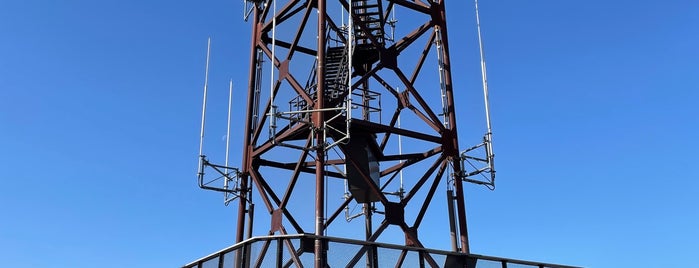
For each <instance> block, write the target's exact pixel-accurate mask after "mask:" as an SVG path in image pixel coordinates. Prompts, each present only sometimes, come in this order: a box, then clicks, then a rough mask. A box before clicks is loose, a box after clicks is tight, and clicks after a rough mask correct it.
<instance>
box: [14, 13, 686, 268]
mask: <svg viewBox="0 0 699 268" xmlns="http://www.w3.org/2000/svg"><path fill="white" fill-rule="evenodd" d="M447 7H448V10H447V17H448V19H449V23H450V31H451V32H450V35H451V36H450V38H451V40H450V41H451V49H452V61H453V62H454V68H455V69H456V70H457V71H458V72H463V73H464V75H458V76H456V78H455V81H454V84H455V86H457V87H462V88H466V89H468V90H473V91H474V92H475V94H476V96H477V94H478V92H479V90H480V88H479V80H478V79H479V75H480V74H479V73H478V72H479V70H478V59H477V47H476V45H477V43H476V42H475V39H474V38H475V37H474V36H473V30H474V27H475V23H474V20H475V19H474V18H473V7H472V2H471V1H453V0H452V1H449V2H448V3H447ZM698 14H699V2H697V1H690V0H676V1H630V0H617V1H601V0H594V1H585V2H584V3H583V2H579V1H554V0H539V1H536V0H535V1H503V0H482V2H481V16H482V22H483V27H484V29H483V31H484V37H485V41H486V49H487V56H488V66H489V79H490V87H491V102H492V110H493V111H492V112H493V115H492V116H493V121H494V128H495V139H496V150H497V151H496V153H497V159H498V161H497V164H498V171H499V172H498V189H497V190H496V191H494V192H490V191H487V190H485V189H483V188H479V187H475V186H473V187H472V186H469V187H467V195H468V196H467V210H468V222H469V227H470V236H471V237H470V238H471V241H470V242H471V249H472V252H474V253H478V254H484V255H494V256H503V257H510V258H520V259H528V260H538V261H547V262H554V263H563V264H571V265H580V266H587V267H691V266H693V265H696V261H695V257H694V256H695V255H696V251H697V249H699V242H697V241H699V230H698V228H697V226H699V213H698V212H699V211H698V209H697V204H699V171H698V170H697V168H696V167H697V164H696V160H697V156H696V152H697V149H699V142H698V141H697V137H699V119H698V118H699V107H698V106H699V105H697V103H699V16H698ZM399 15H400V14H399ZM241 16H242V3H241V1H218V0H216V1H161V0H154V1H132V0H119V1H116V0H106V1H86V0H82V1H81V0H66V1H37V0H4V1H2V2H0V215H1V216H0V217H2V220H0V261H1V262H2V265H3V266H7V267H124V266H128V267H176V266H178V265H182V264H185V263H187V262H189V261H192V260H194V259H196V258H199V257H201V256H203V255H205V254H208V253H211V252H213V251H215V250H218V249H220V248H223V247H225V246H228V245H230V244H232V243H233V241H234V237H233V236H234V215H233V212H234V210H233V208H229V207H224V206H223V205H222V204H221V197H220V196H219V195H217V194H213V193H211V192H205V191H202V190H199V189H198V188H197V187H196V183H195V173H196V156H197V146H198V135H199V133H198V130H199V129H198V126H199V114H198V113H199V109H200V101H201V87H202V84H203V67H204V53H205V49H206V38H207V37H208V36H211V37H212V38H213V52H212V55H213V58H212V73H211V80H210V81H211V82H210V85H211V88H217V89H218V90H222V92H224V93H222V94H224V95H225V88H226V86H227V83H228V79H233V81H234V82H235V83H238V84H241V85H242V84H244V83H245V81H246V79H247V62H248V49H249V35H248V33H249V24H248V23H244V22H243V21H242V18H241ZM399 19H400V18H399ZM466 89H465V90H466ZM237 93H239V95H238V98H236V100H235V102H234V103H235V104H236V105H238V106H239V108H240V107H242V105H243V100H242V99H243V97H242V91H237ZM478 101H479V100H476V103H477V102H478ZM219 105H225V102H224V103H221V104H219ZM457 105H458V104H457ZM218 108H221V107H218ZM212 109H217V107H216V106H215V105H214V107H213V108H212ZM457 109H461V110H460V112H462V113H467V112H469V111H470V110H468V108H466V107H460V108H457ZM474 111H477V109H475V110H474ZM235 115H236V116H237V117H236V118H238V120H240V118H241V116H242V109H238V111H236V114H235ZM461 118H463V120H464V121H463V122H459V123H460V129H461V130H463V129H465V126H464V125H466V124H467V123H468V121H466V116H462V117H461ZM234 123H235V121H234ZM239 123H242V121H240V122H239ZM462 132H463V133H464V135H471V134H473V133H471V134H466V133H465V132H466V131H462ZM476 135H480V132H478V133H476ZM217 138H218V137H214V138H213V139H214V140H216V139H217ZM232 138H233V140H234V145H235V146H234V147H233V148H235V149H234V151H233V152H235V153H236V154H237V153H238V152H239V149H238V148H240V147H239V144H240V134H239V133H236V134H235V135H234V136H233V137H232ZM462 142H463V141H462ZM467 145H469V144H467V143H466V142H464V143H462V144H461V146H462V147H465V146H467ZM235 159H238V158H235ZM445 243H446V242H445Z"/></svg>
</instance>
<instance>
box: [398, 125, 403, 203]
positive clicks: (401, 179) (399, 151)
mask: <svg viewBox="0 0 699 268" xmlns="http://www.w3.org/2000/svg"><path fill="white" fill-rule="evenodd" d="M400 127H401V126H400V114H399V115H398V128H400ZM398 154H399V155H403V135H400V134H398ZM400 163H401V164H403V160H400ZM400 192H401V193H400V194H401V196H403V168H401V169H400Z"/></svg>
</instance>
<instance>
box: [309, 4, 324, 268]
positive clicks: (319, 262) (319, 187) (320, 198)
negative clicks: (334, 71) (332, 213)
mask: <svg viewBox="0 0 699 268" xmlns="http://www.w3.org/2000/svg"><path fill="white" fill-rule="evenodd" d="M325 14H326V6H325V0H318V50H317V51H318V52H317V57H318V68H317V70H316V72H317V79H318V80H317V81H318V83H317V86H318V87H319V88H318V90H316V94H317V101H316V107H315V109H316V110H317V112H314V113H313V116H312V117H313V124H314V126H315V129H316V131H315V139H316V159H315V164H316V195H315V198H316V200H315V207H316V210H315V235H316V236H322V235H323V234H324V233H325V232H324V228H325V227H324V226H325V215H324V210H325V206H324V205H325V204H324V201H325V180H324V175H325V174H323V173H324V172H323V171H324V170H325V149H324V145H325V139H324V135H323V131H322V128H323V127H324V126H323V123H324V122H325V112H323V111H322V110H323V108H324V102H325V96H324V93H325V88H324V87H325V46H326V44H325V42H326V40H325V39H326V38H325V34H326V33H325V32H326V29H325V23H326V22H325ZM321 87H322V88H321ZM314 254H315V267H316V268H323V267H325V266H326V259H325V248H324V247H323V240H321V239H316V241H315V249H314Z"/></svg>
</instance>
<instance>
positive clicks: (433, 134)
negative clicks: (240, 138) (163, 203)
mask: <svg viewBox="0 0 699 268" xmlns="http://www.w3.org/2000/svg"><path fill="white" fill-rule="evenodd" d="M250 2H251V3H252V4H253V5H254V7H253V8H252V11H251V12H252V13H251V14H250V17H249V19H250V20H251V22H252V42H251V49H250V52H249V56H250V63H249V77H248V81H249V82H248V85H247V91H248V97H247V115H246V121H245V126H244V131H245V135H244V142H243V143H244V144H243V145H244V147H243V158H242V166H241V168H240V169H239V173H237V174H236V175H237V176H238V177H239V178H240V182H239V185H238V186H237V187H239V188H237V189H236V191H237V193H239V195H241V196H244V197H245V198H239V199H238V215H237V218H238V224H237V233H236V242H242V241H244V240H245V239H246V236H247V238H250V237H251V236H253V231H252V226H251V225H252V219H253V216H255V215H254V214H255V212H254V210H253V207H252V203H251V202H252V200H259V201H260V202H262V203H263V205H264V207H265V210H263V211H260V210H259V209H258V211H257V213H258V214H265V213H266V214H267V215H268V216H267V217H269V218H270V225H269V229H267V230H265V231H266V232H267V233H265V234H264V235H272V234H275V233H276V234H280V235H288V234H308V233H311V234H313V235H314V237H322V236H325V235H328V234H327V233H328V230H329V229H330V228H331V227H333V226H336V225H340V224H342V223H343V222H342V221H341V220H338V218H341V216H342V215H343V211H346V210H347V208H348V206H350V205H351V204H352V203H353V202H354V203H360V204H362V205H363V206H364V208H365V213H364V217H365V218H366V219H367V220H366V229H365V233H366V236H365V239H366V241H369V242H376V241H379V240H380V238H381V237H382V234H383V233H384V232H385V231H386V230H387V229H389V228H395V229H397V230H400V232H402V233H403V235H404V236H405V245H406V246H410V247H417V248H423V247H424V244H423V242H422V240H421V238H420V236H419V234H420V233H421V232H420V230H422V229H423V228H426V227H423V225H422V223H423V222H424V219H425V215H426V213H427V212H428V210H429V208H430V205H431V204H432V203H433V201H434V200H433V199H435V198H434V197H435V193H436V192H437V190H438V188H440V185H442V187H444V186H443V185H447V186H446V188H447V191H446V193H447V194H446V196H447V203H448V205H447V207H448V208H449V209H448V211H447V213H444V212H441V213H438V214H439V215H437V216H444V217H445V219H444V222H445V223H449V224H448V226H450V233H451V241H452V250H453V251H457V252H461V253H466V254H468V253H469V245H468V232H467V228H466V209H465V202H464V190H463V185H462V184H463V182H462V180H461V179H460V176H461V175H460V174H469V173H468V172H466V171H464V170H462V157H461V154H460V150H459V142H458V134H457V121H456V114H455V110H454V104H455V101H454V94H453V86H452V78H451V76H452V72H451V63H450V58H449V41H448V35H447V25H446V15H445V5H444V0H438V1H420V0H415V1H408V0H388V1H385V0H378V1H347V0H338V1H337V3H336V2H335V1H332V2H333V3H336V4H337V5H336V7H339V9H340V10H336V11H332V12H329V9H328V3H329V2H330V1H326V0H313V1H310V0H309V1H301V0H290V1H280V3H282V4H281V5H280V8H279V9H278V10H277V9H276V3H275V2H274V0H269V1H250ZM397 8H400V9H401V11H405V13H412V14H410V15H409V16H406V17H410V20H417V19H423V20H424V21H421V22H418V23H413V25H414V26H411V27H412V28H411V29H410V30H409V31H406V32H405V33H400V32H395V36H390V37H388V36H389V35H388V34H386V30H385V29H386V27H390V26H394V25H395V24H396V21H395V20H389V19H387V17H388V16H389V14H390V13H392V12H393V11H394V9H397ZM333 12H335V13H333ZM339 13H344V14H349V16H351V23H348V24H347V25H345V21H343V20H342V19H339V18H337V17H338V16H335V15H338V14H339ZM314 23H315V26H314V25H313V24H314ZM391 32H392V33H391V34H390V35H394V33H393V31H391ZM436 43H438V46H439V49H436V48H435V44H436ZM408 51H410V52H411V53H408ZM415 51H417V52H419V53H414V52H415ZM402 53H403V54H402ZM432 53H438V54H439V55H438V58H439V72H440V73H439V77H440V81H436V80H435V81H434V83H432V84H429V85H426V83H423V80H424V77H425V76H424V75H422V74H423V73H424V72H425V70H426V69H429V71H432V72H433V71H434V70H435V69H434V68H423V67H424V66H426V62H430V54H432ZM407 54H411V55H407ZM404 56H406V57H410V58H409V59H410V60H408V59H407V58H405V59H406V60H404ZM411 60H412V61H413V62H412V63H408V62H410V61H411ZM350 62H351V63H350ZM270 64H271V66H269V65H270ZM345 65H346V66H347V67H346V68H345V67H343V66H345ZM265 66H269V67H270V68H271V69H272V71H270V72H267V71H266V67H265ZM272 66H273V67H272ZM311 67H312V68H311ZM309 69H310V74H309V72H308V71H309ZM429 71H428V72H429ZM433 75H434V73H432V76H433ZM306 77H307V79H306V83H305V84H304V83H303V82H302V81H303V78H306ZM269 80H271V81H272V83H271V85H270V90H269V91H267V90H263V89H262V88H263V87H264V84H265V83H263V82H264V81H269ZM399 88H402V89H403V90H400V89H399ZM440 88H441V89H442V92H441V93H440V92H439V90H438V89H440ZM267 92H268V93H267ZM440 95H441V96H442V97H443V98H441V100H442V103H441V105H440V98H436V97H433V96H440ZM378 100H380V101H378ZM435 100H437V101H435ZM377 101H378V102H377ZM282 104H284V105H282ZM287 104H288V107H289V108H288V109H289V110H282V107H286V105H287ZM353 110H360V111H361V113H354V112H353ZM379 112H380V113H379ZM384 116H385V118H386V119H388V120H385V119H382V118H383V117H384ZM401 116H404V117H412V118H414V119H415V121H413V122H411V123H410V125H408V126H407V127H406V124H404V126H403V127H399V126H398V125H397V122H398V121H399V120H400V117H401ZM389 118H390V119H389ZM265 130H267V131H265ZM398 136H401V137H403V138H405V139H409V140H410V142H411V145H414V146H411V147H412V148H415V149H414V151H409V152H406V153H398V152H395V150H394V149H393V147H392V146H391V145H390V143H391V142H392V141H394V140H395V139H396V137H398ZM358 145H359V146H363V147H365V148H366V149H365V150H363V151H361V150H359V151H358V150H355V149H354V147H356V146H358ZM360 154H361V155H360ZM292 157H293V158H292ZM289 159H292V160H289ZM366 159H369V160H366ZM367 163H375V164H373V166H372V165H370V167H368V168H367ZM377 168H378V170H374V171H372V169H377ZM411 168H413V169H412V170H410V169H411ZM408 170H410V176H409V178H408V179H406V182H407V183H406V184H408V186H407V187H406V188H405V189H403V186H402V184H401V189H400V190H399V191H397V192H387V191H389V190H391V189H389V188H390V187H394V186H395V184H396V182H397V179H396V178H397V177H399V176H401V175H399V174H401V173H402V172H403V171H408ZM236 172H238V170H236ZM351 172H354V173H353V174H354V175H352V176H355V177H354V179H352V176H351V175H349V174H350V173H351ZM280 174H282V175H280ZM454 174H456V175H454ZM352 180H354V181H352ZM336 181H341V182H343V183H348V184H353V185H350V186H352V187H354V188H353V189H354V190H355V191H354V192H351V193H347V192H345V194H346V195H345V196H346V197H347V198H345V199H344V200H342V201H341V202H335V203H334V204H332V205H328V204H329V201H328V200H329V198H334V195H333V196H330V193H328V192H327V188H328V187H329V185H330V184H332V183H335V182H336ZM302 184H303V185H313V192H312V194H311V193H310V189H305V188H304V189H301V187H302V186H300V185H302ZM279 185H282V186H279ZM283 185H286V186H283ZM299 195H305V196H311V195H312V196H314V199H313V203H312V204H311V203H308V204H306V205H305V207H306V208H310V206H313V208H314V209H313V215H312V216H310V214H309V213H307V212H306V211H303V209H299V206H302V205H301V204H295V203H294V202H295V201H292V199H293V200H297V199H295V198H299V197H298V196H299ZM360 195H361V196H360ZM253 196H254V197H253ZM299 200H301V199H299ZM299 202H301V201H299ZM442 202H443V201H442ZM293 205H296V207H293ZM373 214H379V215H382V216H383V220H382V221H381V223H380V224H379V225H378V226H373V225H372V222H373V220H372V215H373ZM246 217H247V218H248V220H249V222H247V223H246ZM348 220H349V218H348ZM311 223H312V224H311ZM260 225H264V223H260V222H259V221H258V222H257V225H256V228H257V226H260ZM246 226H247V228H246ZM310 226H312V227H310ZM445 226H446V224H445ZM309 227H310V228H309ZM431 227H432V228H434V226H431ZM288 228H290V229H288ZM246 231H247V235H246V234H245V233H246ZM445 240H446V237H445ZM280 243H281V242H280ZM280 246H281V245H280ZM283 246H284V248H286V249H287V251H288V252H289V253H290V254H291V256H292V262H293V263H296V264H297V265H299V266H300V264H301V263H302V262H301V260H300V259H299V256H300V255H301V254H303V252H304V250H303V249H301V248H299V246H298V245H294V244H292V243H290V242H288V241H285V242H284V245H283ZM267 247H269V244H266V245H265V246H264V248H265V249H266V248H267ZM327 250H328V249H327V245H326V244H325V243H324V241H323V240H322V239H315V241H314V247H313V252H312V254H313V256H314V264H315V266H316V267H324V265H325V263H326V260H327V256H326V255H325V254H326V252H327ZM371 250H372V249H371V248H370V247H363V248H362V249H361V250H359V251H358V252H356V255H355V258H356V259H360V258H362V256H365V255H366V256H369V255H372V254H367V251H371ZM309 253H310V252H309ZM374 255H375V254H374ZM367 259H368V260H367V265H370V266H374V265H376V264H375V263H374V262H373V261H372V260H371V259H370V258H367ZM424 260H425V261H426V262H427V263H429V264H430V265H432V266H433V267H436V266H439V265H438V264H437V263H436V262H435V260H434V259H433V258H432V257H430V254H429V253H426V254H425V255H424Z"/></svg>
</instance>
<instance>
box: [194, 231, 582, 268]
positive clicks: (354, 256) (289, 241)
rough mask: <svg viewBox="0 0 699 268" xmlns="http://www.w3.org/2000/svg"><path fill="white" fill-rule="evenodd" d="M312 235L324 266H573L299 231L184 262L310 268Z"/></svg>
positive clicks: (209, 267)
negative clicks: (322, 254)
mask: <svg viewBox="0 0 699 268" xmlns="http://www.w3.org/2000/svg"><path fill="white" fill-rule="evenodd" d="M316 239H321V240H323V241H325V242H326V245H327V246H326V248H327V252H326V258H327V266H326V267H421V268H422V267H460V268H508V267H509V268H545V267H546V268H577V267H576V266H567V265H558V264H550V263H541V262H533V261H523V260H514V259H507V258H499V257H492V256H483V255H477V254H465V253H459V252H450V251H443V250H435V249H425V248H416V247H406V246H399V245H392V244H384V243H376V242H367V241H359V240H351V239H344V238H336V237H327V236H321V237H319V236H315V235H303V234H300V235H275V236H259V237H253V238H250V239H247V240H245V241H243V242H241V243H238V244H235V245H233V246H230V247H228V248H225V249H222V250H220V251H218V252H215V253H213V254H210V255H208V256H206V257H203V258H201V259H198V260H196V261H193V262H191V263H189V264H187V265H184V266H182V267H183V268H229V267H230V268H232V267H235V268H238V267H245V268H247V267H313V264H314V256H313V246H314V241H315V240H316Z"/></svg>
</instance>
